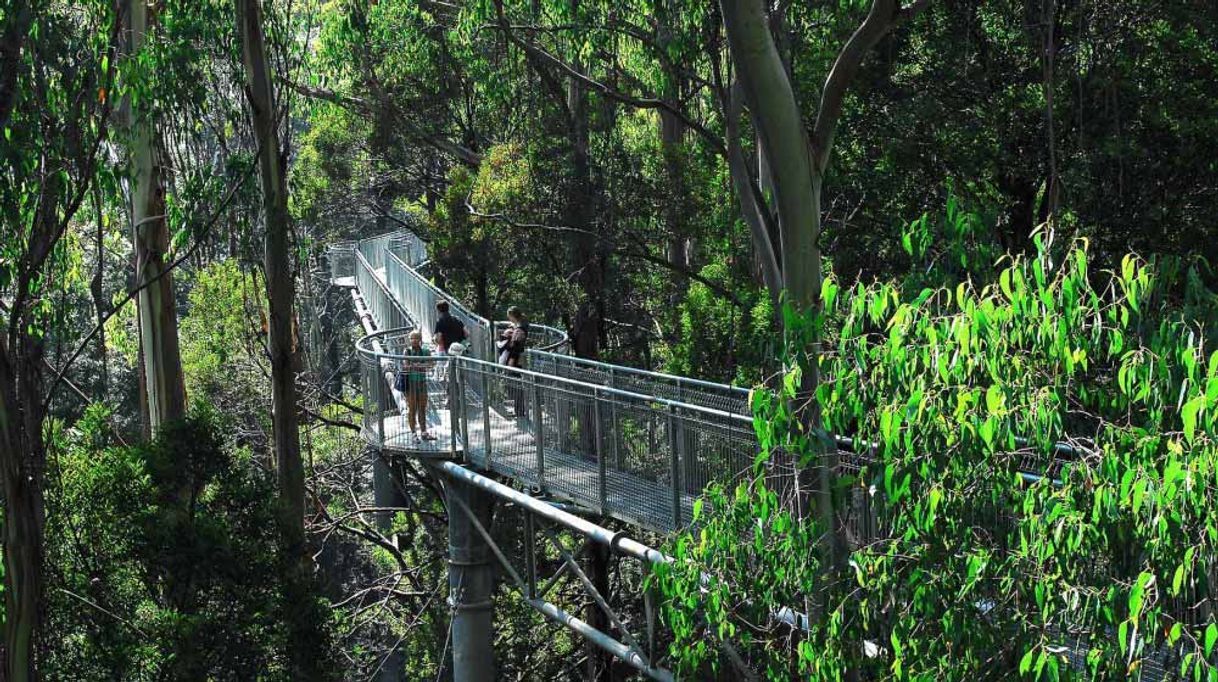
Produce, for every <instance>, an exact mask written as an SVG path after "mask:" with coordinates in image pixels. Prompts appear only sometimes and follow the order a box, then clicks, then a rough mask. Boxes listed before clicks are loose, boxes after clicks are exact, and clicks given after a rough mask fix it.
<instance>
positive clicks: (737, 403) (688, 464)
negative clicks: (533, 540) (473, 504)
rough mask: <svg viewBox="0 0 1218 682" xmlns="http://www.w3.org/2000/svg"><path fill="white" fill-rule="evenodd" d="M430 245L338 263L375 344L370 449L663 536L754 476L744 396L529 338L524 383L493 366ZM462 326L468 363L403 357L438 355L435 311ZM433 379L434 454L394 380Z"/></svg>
mask: <svg viewBox="0 0 1218 682" xmlns="http://www.w3.org/2000/svg"><path fill="white" fill-rule="evenodd" d="M425 258H426V255H425V249H424V247H423V244H422V242H421V241H420V240H419V239H418V238H417V237H415V236H414V235H413V234H411V233H409V232H395V233H392V234H388V235H382V236H379V237H374V238H372V239H367V240H363V241H361V242H359V243H358V244H357V245H352V246H346V247H337V248H335V249H332V250H331V267H332V268H333V271H332V277H333V280H334V282H335V283H336V284H349V285H354V288H355V289H356V291H357V292H358V294H357V297H356V306H357V310H358V312H359V313H360V314H361V315H362V316H366V317H367V318H369V319H370V321H371V325H369V326H367V327H366V328H369V329H370V328H372V327H375V329H377V330H378V331H377V332H376V333H374V334H370V335H369V336H367V337H365V338H364V339H362V340H361V341H360V342H359V344H358V346H357V350H358V354H359V360H360V365H361V368H362V370H361V376H362V389H363V393H364V396H365V405H364V424H363V435H364V438H365V439H366V440H367V441H368V442H369V443H370V444H371V445H373V446H375V447H377V448H380V449H382V450H385V451H391V452H394V453H397V454H399V455H402V456H416V457H453V458H460V459H461V460H462V461H463V462H464V463H466V464H468V465H471V466H473V467H474V468H476V469H480V470H485V471H492V472H495V473H498V474H501V475H504V476H508V477H511V478H513V479H515V480H516V481H518V482H519V483H521V484H522V485H524V486H527V487H530V488H532V489H534V490H536V491H539V492H543V493H545V494H546V495H548V496H551V497H553V498H556V499H560V500H565V501H569V502H572V503H574V504H576V505H578V506H580V507H582V508H584V509H587V510H588V511H589V512H592V513H595V514H598V515H602V516H607V517H611V518H615V519H618V520H622V521H626V522H628V523H632V524H636V525H638V526H640V527H642V528H644V529H647V530H650V531H656V532H672V531H675V530H678V529H680V528H682V527H683V526H685V525H687V524H688V523H689V522H690V520H691V517H692V507H693V501H694V499H695V498H696V497H697V496H698V495H699V494H701V492H702V490H703V489H704V488H705V487H706V486H707V485H708V484H709V483H710V482H711V481H714V480H728V479H731V478H732V477H734V476H737V475H739V474H741V473H743V472H745V471H747V470H748V468H749V467H750V466H751V465H752V462H753V459H754V456H755V454H756V452H757V442H756V437H755V435H754V433H753V427H752V418H751V416H749V413H748V392H747V391H746V390H744V389H741V388H738V387H732V386H726V385H722V384H715V383H712V382H707V381H700V380H696V379H689V378H686V377H679V376H674V375H668V374H662V373H657V372H649V371H645V370H639V369H635V368H631V367H624V366H620V365H612V364H608V363H602V362H596V361H591V360H584V359H579V358H574V357H570V356H568V355H564V354H563V353H561V352H558V351H561V350H562V349H564V347H565V345H566V335H565V334H564V333H563V332H561V331H560V330H557V329H554V328H552V327H546V326H544V325H539V324H531V325H530V332H529V336H530V343H531V344H532V345H533V346H534V347H533V348H530V349H529V350H528V351H527V353H526V361H525V365H526V367H527V369H515V368H508V367H504V366H501V365H497V364H495V362H494V359H495V346H494V342H495V339H496V338H497V337H498V334H497V333H496V332H497V331H498V330H500V329H501V328H502V323H493V322H491V321H490V320H487V319H486V318H483V317H481V316H479V315H476V314H475V313H473V312H471V311H470V310H469V309H468V308H466V307H465V306H463V305H462V304H461V303H460V301H457V300H455V299H454V298H453V297H451V296H449V295H448V294H446V293H445V292H443V291H441V290H440V289H438V288H437V287H435V286H434V285H433V284H431V283H430V282H429V281H428V280H427V279H426V278H425V277H423V276H422V275H421V274H419V272H418V270H417V269H416V266H417V265H419V264H421V263H422V262H423V261H424V260H425ZM439 300H446V301H448V302H449V306H450V312H451V314H452V315H454V316H456V317H457V318H459V319H461V320H462V322H464V323H465V327H466V330H467V333H468V335H469V336H468V339H467V344H466V345H467V348H468V351H467V352H466V353H465V355H463V356H462V357H460V358H452V357H447V356H433V357H431V358H428V359H424V360H419V359H416V358H410V359H409V360H408V359H407V358H406V357H405V356H404V355H403V350H404V349H405V348H406V345H407V343H406V342H407V335H408V333H409V331H410V330H413V329H419V330H421V331H422V332H423V336H424V339H425V341H430V337H431V334H430V331H431V329H433V328H434V325H435V319H436V313H435V304H436V302H437V301H439ZM407 363H409V364H411V365H413V366H415V368H416V371H417V370H418V369H419V368H420V367H425V368H426V374H427V377H428V385H429V390H428V393H429V399H428V411H427V418H428V424H429V426H430V429H431V431H432V432H433V435H434V436H435V437H436V440H434V441H420V440H418V439H417V438H415V437H413V436H412V434H411V433H410V431H409V429H408V427H407V426H406V410H405V409H404V408H405V404H404V403H405V401H404V396H402V395H401V394H400V393H399V392H398V391H396V390H395V389H394V388H393V378H394V375H395V373H396V372H397V371H401V370H402V368H403V367H405V366H406V364H407Z"/></svg>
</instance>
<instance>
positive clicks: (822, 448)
mask: <svg viewBox="0 0 1218 682" xmlns="http://www.w3.org/2000/svg"><path fill="white" fill-rule="evenodd" d="M928 2H929V0H916V1H915V2H914V3H913V4H911V5H910V6H908V7H907V8H902V7H901V5H900V4H899V3H898V1H897V0H873V1H872V3H871V7H870V10H869V11H868V14H867V17H866V19H864V20H863V22H862V23H861V24H860V25H859V27H858V29H856V30H855V32H854V33H853V34H852V35H851V36H850V39H849V40H847V42H846V44H845V45H844V46H843V47H842V49H841V51H840V52H839V53H838V55H837V58H836V59H835V60H834V63H833V67H832V68H831V69H830V72H829V75H828V76H827V78H826V79H825V85H824V88H823V89H822V91H821V100H820V108H819V109H818V111H817V114H816V120H815V122H814V124H813V126H812V128H811V131H809V130H808V129H806V128H805V126H804V122H803V115H802V113H801V111H800V107H799V103H798V102H797V101H796V99H795V93H794V90H793V88H792V86H791V81H790V71H789V69H788V68H787V65H786V64H785V63H784V61H783V58H782V55H781V54H780V52H779V49H778V45H777V44H776V42H775V38H774V35H773V33H772V32H771V29H772V26H773V25H772V24H771V22H770V20H769V19H770V18H769V17H767V14H766V10H765V7H764V6H763V4H762V1H761V0H720V3H719V4H720V8H721V10H722V14H723V25H724V28H725V30H726V33H727V40H728V48H729V50H730V52H731V55H732V59H733V61H734V63H735V65H736V70H737V74H738V76H737V79H738V80H737V83H738V87H739V88H740V90H741V91H742V92H743V94H744V100H745V102H746V103H747V104H748V108H749V112H750V114H751V116H752V119H753V125H754V128H755V129H756V131H757V137H758V142H759V153H760V155H761V158H762V159H763V163H764V168H762V169H761V172H760V176H761V177H762V179H763V181H764V182H766V183H767V185H768V187H767V190H768V194H769V195H770V199H769V202H768V203H769V204H770V206H769V207H767V208H766V209H765V210H768V211H770V215H771V216H772V217H773V218H774V220H775V222H776V223H777V234H778V239H777V241H778V243H777V244H775V243H773V242H772V241H771V243H768V244H764V243H762V244H759V246H761V247H764V248H759V249H758V252H759V253H763V254H770V257H771V258H774V256H773V255H772V254H779V255H778V259H780V260H781V262H780V263H776V262H770V263H768V264H767V267H768V268H769V270H770V271H771V272H774V271H776V273H775V274H776V276H775V277H774V278H772V279H771V280H769V281H770V282H772V284H771V287H772V286H773V283H777V284H779V285H780V286H781V288H782V291H783V292H785V293H786V296H787V299H786V300H787V301H789V303H790V305H792V306H793V307H794V308H795V309H796V311H797V312H799V313H801V314H804V315H815V314H817V313H819V306H820V288H821V258H820V247H819V245H818V239H819V237H820V229H821V192H822V189H823V184H824V177H825V172H826V169H827V168H828V165H829V158H830V153H831V151H832V149H833V139H834V135H835V133H836V130H837V123H838V120H839V119H840V117H841V110H842V106H843V102H844V100H845V94H846V91H847V89H848V87H849V85H850V84H851V82H853V80H854V77H855V75H856V74H857V72H858V69H859V67H860V65H861V64H862V61H863V59H864V57H865V56H866V55H867V53H868V52H870V50H871V49H872V48H873V47H874V46H875V44H876V43H877V42H879V40H880V38H882V37H883V36H884V35H886V34H887V33H888V32H889V31H890V30H891V29H892V28H893V27H894V26H896V25H897V24H898V23H900V22H901V21H904V20H905V19H907V18H909V17H910V16H912V15H914V14H916V13H917V12H920V11H921V10H922V9H924V8H925V6H926V5H927V4H928ZM775 23H777V24H778V25H779V26H780V27H781V25H782V22H781V21H777V22H775ZM733 143H735V144H737V145H738V141H735V142H734V141H732V140H729V145H731V144H733ZM737 155H738V150H737ZM736 187H737V191H738V193H745V194H748V193H752V190H751V189H749V187H748V185H747V184H746V183H744V182H737V183H736ZM741 204H742V205H743V206H746V210H748V209H747V207H748V206H750V205H753V206H761V207H765V206H766V204H767V199H766V197H765V196H756V194H755V193H753V196H743V195H742V197H741ZM753 235H754V239H755V240H756V241H759V242H764V240H766V239H770V240H773V237H772V236H769V235H768V234H767V232H766V231H765V230H761V229H754V230H753ZM772 293H775V294H776V293H778V292H772ZM784 334H785V337H786V346H787V349H788V352H789V353H790V356H789V357H788V362H789V363H790V364H791V365H793V366H798V368H799V369H800V370H801V375H800V377H801V379H800V386H799V394H798V395H797V396H796V397H795V400H793V401H792V405H793V408H794V409H795V411H796V412H795V413H796V417H797V419H798V420H799V422H800V424H801V425H802V427H801V430H802V432H803V433H805V434H820V435H825V436H827V434H824V429H823V422H822V419H821V413H820V409H821V408H820V405H819V403H818V402H817V401H816V400H815V395H816V387H817V384H818V383H819V379H820V377H819V376H818V366H819V363H818V361H817V358H818V356H819V352H820V346H819V342H820V340H819V339H818V338H808V337H807V336H805V335H804V333H803V332H800V331H799V330H793V329H786V330H784ZM813 440H814V441H815V442H814V443H812V446H813V448H814V452H812V453H809V454H810V455H811V456H810V457H809V458H808V460H807V463H806V464H805V465H803V466H801V467H800V468H799V470H798V472H797V475H796V476H795V484H796V489H795V495H794V500H795V505H796V511H797V512H798V513H800V514H801V515H803V516H806V517H815V518H816V519H817V520H818V521H819V522H820V524H821V529H822V534H821V538H822V540H821V554H822V560H823V561H824V565H825V566H826V569H827V571H829V580H828V586H829V587H830V589H829V590H826V591H823V592H822V594H823V595H824V596H822V597H821V600H820V602H819V603H818V604H816V608H817V609H819V610H820V611H821V612H824V610H826V609H828V608H831V607H830V604H829V602H828V600H829V599H832V598H833V597H832V593H833V592H835V589H834V588H835V587H836V586H839V585H840V584H841V579H842V576H843V574H844V572H845V568H846V567H845V557H846V548H845V541H844V540H845V536H846V532H845V530H846V529H845V525H844V524H845V520H844V519H843V518H842V516H841V515H840V514H838V513H837V509H836V507H837V505H836V504H835V501H834V489H835V485H834V477H835V475H836V471H837V465H838V454H837V450H836V447H835V446H834V445H833V439H832V438H830V437H823V438H821V437H816V436H813ZM810 606H811V605H809V610H810Z"/></svg>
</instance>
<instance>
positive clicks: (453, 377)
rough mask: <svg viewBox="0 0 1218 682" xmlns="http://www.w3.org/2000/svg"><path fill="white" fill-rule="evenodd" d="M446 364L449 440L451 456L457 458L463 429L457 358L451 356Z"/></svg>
mask: <svg viewBox="0 0 1218 682" xmlns="http://www.w3.org/2000/svg"><path fill="white" fill-rule="evenodd" d="M445 362H447V363H448V367H446V368H445V370H447V371H446V372H445V375H446V377H447V379H448V382H447V383H448V386H447V387H446V388H447V389H448V390H447V391H446V393H447V397H448V439H449V444H450V446H451V449H450V452H451V453H452V454H451V456H452V457H456V456H457V433H458V431H459V430H460V428H461V417H460V413H459V412H458V411H457V404H458V403H457V389H458V384H457V363H456V360H455V358H454V357H453V356H451V355H450V356H448V360H446V361H445Z"/></svg>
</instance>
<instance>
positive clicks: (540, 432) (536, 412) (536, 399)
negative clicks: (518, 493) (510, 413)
mask: <svg viewBox="0 0 1218 682" xmlns="http://www.w3.org/2000/svg"><path fill="white" fill-rule="evenodd" d="M530 383H532V385H533V444H534V445H536V446H537V486H538V487H539V488H541V489H542V490H544V489H545V487H546V447H545V422H543V421H542V414H543V412H542V409H541V386H540V385H539V384H538V383H537V377H536V375H534V376H533V381H532V382H530ZM523 393H524V391H521V394H522V395H523ZM517 410H519V406H517Z"/></svg>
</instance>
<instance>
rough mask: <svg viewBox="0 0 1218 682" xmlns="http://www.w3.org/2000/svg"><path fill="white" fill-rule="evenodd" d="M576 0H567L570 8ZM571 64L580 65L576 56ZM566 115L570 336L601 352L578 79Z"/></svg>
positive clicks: (600, 304) (600, 262) (601, 292)
mask: <svg viewBox="0 0 1218 682" xmlns="http://www.w3.org/2000/svg"><path fill="white" fill-rule="evenodd" d="M577 8H578V2H577V1H573V2H572V14H575V10H576V9H577ZM574 67H575V69H576V70H577V71H580V72H582V71H583V65H582V64H581V63H580V62H579V60H576V62H575V64H574ZM567 116H568V121H567V125H568V134H569V140H570V162H571V167H570V172H571V183H570V191H569V192H568V194H567V204H566V216H565V220H566V224H567V225H570V226H571V227H574V228H575V229H576V231H575V232H573V233H572V237H571V261H572V262H571V265H572V267H573V268H574V269H575V272H577V273H578V275H577V278H576V280H577V282H578V283H579V287H580V290H581V293H582V294H583V300H581V301H580V303H579V307H578V308H577V309H576V312H575V320H574V324H573V325H572V326H573V327H574V329H573V330H572V331H573V332H574V338H573V339H572V341H573V345H574V349H575V354H576V355H577V356H578V357H581V358H597V357H599V356H600V336H601V327H602V326H603V324H604V309H605V253H604V247H603V245H602V244H601V239H600V237H599V234H598V232H597V227H596V226H595V225H594V224H593V223H594V222H595V219H594V218H593V215H594V213H593V204H594V202H595V196H594V191H593V187H592V162H591V158H590V155H589V150H588V144H589V135H590V133H589V124H588V93H587V89H586V88H585V87H584V85H583V84H582V83H580V82H579V81H578V80H577V79H574V78H571V79H569V81H568V83H567Z"/></svg>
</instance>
